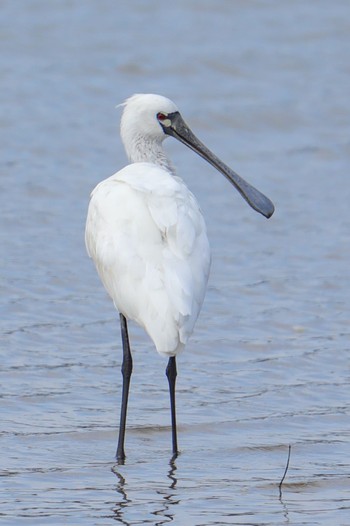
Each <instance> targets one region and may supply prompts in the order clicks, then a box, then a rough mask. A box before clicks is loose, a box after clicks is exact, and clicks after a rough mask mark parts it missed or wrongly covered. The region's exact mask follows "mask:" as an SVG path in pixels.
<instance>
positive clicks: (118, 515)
mask: <svg viewBox="0 0 350 526" xmlns="http://www.w3.org/2000/svg"><path fill="white" fill-rule="evenodd" d="M116 468H117V466H114V467H113V468H112V472H113V473H114V474H115V475H116V476H117V477H118V479H119V482H118V484H117V486H116V490H117V493H119V494H120V495H121V497H122V498H121V500H120V501H119V502H116V505H115V507H114V508H113V512H114V517H113V518H114V519H115V520H116V521H117V522H119V523H120V524H125V526H130V523H129V522H127V521H126V520H124V518H123V516H124V508H126V507H127V506H128V505H129V504H130V502H131V500H130V499H128V495H127V493H126V491H125V478H124V477H123V475H122V474H121V473H119V471H117V469H116Z"/></svg>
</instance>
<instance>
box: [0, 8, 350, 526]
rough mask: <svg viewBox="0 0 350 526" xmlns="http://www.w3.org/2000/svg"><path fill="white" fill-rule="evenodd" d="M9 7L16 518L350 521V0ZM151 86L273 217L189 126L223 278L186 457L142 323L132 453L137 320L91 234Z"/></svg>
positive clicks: (7, 223)
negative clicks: (113, 296)
mask: <svg viewBox="0 0 350 526" xmlns="http://www.w3.org/2000/svg"><path fill="white" fill-rule="evenodd" d="M0 16H1V22H2V23H1V30H0V39H1V50H2V52H1V78H2V81H1V88H0V90H1V98H2V102H3V103H2V110H1V116H0V129H1V137H2V148H1V152H2V153H1V155H0V163H1V179H0V190H1V191H0V199H1V215H2V223H1V224H2V228H1V239H2V259H1V266H2V273H1V276H2V280H1V322H0V323H1V329H2V344H1V349H2V367H1V373H0V375H1V385H2V397H1V466H0V469H1V475H2V477H1V497H0V499H1V505H0V518H1V523H2V524H4V525H5V524H6V525H20V524H28V525H30V524H32V525H41V524H43V525H51V524H52V525H60V524H74V525H78V524H84V525H85V524H91V525H98V526H100V525H106V526H107V525H110V524H114V523H117V524H118V523H119V524H125V525H136V524H152V525H160V524H167V523H169V522H173V523H174V524H176V525H181V526H211V525H214V524H217V525H225V524H235V525H236V524H237V525H238V524H240V525H241V524H244V525H259V526H263V525H269V526H272V525H279V526H280V525H281V524H293V525H308V526H309V525H310V526H311V525H312V526H313V525H335V524H336V525H337V526H347V525H348V524H349V523H350V499H349V489H350V482H349V480H350V479H349V474H350V464H349V458H350V447H349V434H350V433H349V376H350V373H349V371H350V368H349V365H350V359H349V358H350V352H349V347H350V346H349V334H350V331H349V321H350V320H349V282H350V272H349V259H350V243H349V240H350V239H349V238H350V235H349V232H350V220H349V202H350V179H349V173H348V172H349V158H350V142H349V136H350V135H349V132H350V129H349V128H350V126H349V122H350V112H349V104H348V99H349V80H350V79H349V71H350V70H349V64H348V57H349V53H350V37H349V35H350V6H349V3H348V2H346V1H345V0H344V1H342V0H335V1H334V2H332V5H331V6H330V5H329V2H326V1H325V0H320V1H319V2H317V3H316V2H309V3H307V4H305V2H301V1H299V0H297V1H295V2H293V3H289V2H278V1H277V0H271V1H264V2H258V1H251V2H243V1H239V0H237V1H236V0H235V1H229V0H219V1H214V0H204V1H202V2H200V3H198V2H196V1H194V0H187V1H186V2H185V1H179V2H175V3H173V4H172V5H170V4H169V5H168V4H165V3H164V2H160V0H151V1H148V2H142V1H141V0H140V1H137V0H135V1H131V2H114V1H112V0H102V1H100V2H97V1H94V0H91V1H89V2H78V1H77V0H65V1H56V0H54V1H52V2H45V1H43V0H28V1H26V2H11V1H10V0H4V1H3V2H2V4H1V11H0ZM134 92H156V93H161V94H164V95H167V96H169V97H171V98H172V99H174V100H175V101H176V103H177V104H178V106H179V107H180V109H181V111H182V114H183V115H184V117H185V119H186V120H187V121H188V122H189V123H190V124H191V126H192V128H193V129H194V131H195V132H196V134H197V135H198V136H199V137H200V138H201V139H202V140H203V141H204V142H206V143H207V144H208V146H209V147H210V148H211V149H213V150H214V151H215V152H216V153H217V154H218V155H220V156H221V157H222V158H223V160H224V161H225V162H227V163H228V164H229V165H231V166H232V167H233V168H234V169H235V170H237V171H238V172H239V173H240V174H242V175H243V176H244V177H246V178H247V179H248V180H249V181H250V182H251V183H253V184H254V185H256V186H257V187H258V188H259V189H261V190H262V191H263V192H264V193H266V194H267V195H268V196H269V197H270V198H271V199H272V200H273V201H274V202H275V205H276V213H275V215H274V216H273V218H271V219H270V220H269V221H267V220H266V219H264V218H263V217H261V216H259V215H258V214H255V213H254V212H253V211H252V210H251V209H250V208H249V207H248V206H247V205H246V203H245V202H244V201H243V200H242V199H241V198H240V196H239V195H238V194H237V193H236V192H235V191H234V190H233V189H232V188H231V187H229V186H228V184H227V182H226V181H225V180H224V178H222V177H221V176H220V175H219V174H217V173H215V172H214V171H213V169H212V168H211V167H210V166H208V165H206V164H205V163H204V162H203V161H202V160H200V159H199V158H196V156H194V155H193V153H192V152H190V151H187V150H186V149H184V148H183V147H182V146H181V145H179V144H174V142H173V143H171V141H170V140H169V141H168V143H169V144H167V146H168V150H169V152H170V154H171V156H172V158H173V159H174V161H175V163H176V166H177V169H178V173H179V174H180V175H181V176H182V177H183V178H184V180H185V181H186V183H187V184H188V185H189V187H190V188H191V190H192V191H193V192H194V193H195V194H196V195H197V197H198V200H199V202H200V204H201V207H202V210H203V213H204V214H205V217H206V220H207V225H208V232H209V236H210V240H211V245H212V250H213V266H212V273H211V277H210V282H209V288H208V293H207V297H206V301H205V304H204V307H203V310H202V314H201V316H200V319H199V320H198V323H197V326H196V330H195V333H194V335H193V337H192V339H191V342H190V344H189V345H188V348H187V349H186V352H185V353H184V354H183V355H182V356H181V358H179V361H178V370H179V376H178V383H177V386H178V395H177V397H178V399H177V403H178V420H179V443H180V449H181V455H180V456H179V457H178V459H177V460H176V461H175V463H171V462H170V446H171V441H170V438H171V437H170V426H169V423H170V418H169V409H168V393H167V382H166V378H165V375H164V370H165V366H166V363H165V362H164V361H163V360H162V359H161V358H160V357H159V356H158V355H157V354H156V352H155V351H154V349H153V347H152V344H151V342H150V341H149V339H148V338H147V336H145V335H144V333H143V332H142V331H141V330H140V329H138V328H137V327H132V328H131V337H132V344H133V350H134V375H133V379H132V385H131V398H130V407H129V420H128V430H127V437H126V450H127V461H126V464H125V465H124V466H117V465H115V462H114V453H115V448H116V440H117V431H118V429H117V423H118V418H119V405H120V388H121V375H120V370H119V369H120V362H121V348H120V335H119V328H118V317H117V314H116V313H115V311H114V309H113V306H112V304H111V302H110V301H109V299H108V298H107V296H106V294H105V293H104V291H103V288H102V286H101V284H100V282H99V280H98V278H97V276H96V273H95V270H94V268H93V266H92V264H91V262H90V261H89V260H88V258H87V256H86V254H85V248H84V241H83V232H84V222H85V216H86V208H87V203H88V196H89V193H90V191H91V189H92V188H93V187H94V186H95V184H97V182H98V181H100V180H101V179H103V178H105V177H107V176H109V175H111V174H112V173H113V172H115V171H116V170H117V169H119V168H120V167H122V166H123V165H124V164H125V163H126V159H125V155H124V152H123V149H122V146H121V144H120V141H119V135H118V134H119V131H118V121H119V113H120V112H119V110H115V109H114V108H115V106H116V104H118V103H120V102H121V101H123V100H124V99H125V97H127V96H129V95H130V94H132V93H134ZM289 444H291V446H292V453H291V461H290V466H289V471H288V473H287V477H286V479H285V482H284V484H283V488H282V489H283V492H282V496H281V498H280V496H279V491H278V484H279V481H280V479H281V477H282V475H283V471H284V468H285V465H286V460H287V453H288V445H289Z"/></svg>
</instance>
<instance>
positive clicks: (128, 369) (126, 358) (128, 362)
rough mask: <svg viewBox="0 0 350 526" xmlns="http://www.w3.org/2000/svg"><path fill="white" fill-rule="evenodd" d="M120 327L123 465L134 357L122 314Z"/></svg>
mask: <svg viewBox="0 0 350 526" xmlns="http://www.w3.org/2000/svg"><path fill="white" fill-rule="evenodd" d="M120 327H121V333H122V342H123V364H122V375H123V394H122V408H121V413H120V426H119V440H118V448H117V454H116V458H117V460H118V462H121V463H123V462H124V460H125V452H124V438H125V424H126V412H127V409H128V397H129V386H130V378H131V373H132V356H131V351H130V344H129V335H128V325H127V322H126V318H125V316H123V314H120Z"/></svg>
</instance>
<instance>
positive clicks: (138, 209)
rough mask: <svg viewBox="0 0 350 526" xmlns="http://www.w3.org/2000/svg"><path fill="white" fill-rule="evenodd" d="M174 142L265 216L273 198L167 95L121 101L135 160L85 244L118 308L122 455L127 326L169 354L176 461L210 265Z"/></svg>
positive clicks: (95, 211)
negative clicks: (227, 160)
mask: <svg viewBox="0 0 350 526" xmlns="http://www.w3.org/2000/svg"><path fill="white" fill-rule="evenodd" d="M168 136H172V137H175V138H176V139H178V140H179V141H181V142H182V143H184V144H185V145H186V146H188V147H189V148H191V149H192V150H194V151H195V152H196V153H198V154H199V155H200V156H202V157H203V158H204V159H206V160H207V161H208V162H209V163H210V164H212V165H213V166H214V167H215V168H216V169H217V170H219V171H220V172H221V173H222V174H223V175H224V176H225V177H226V178H227V179H228V180H229V181H230V183H232V184H233V185H234V186H235V187H236V189H237V190H238V191H239V192H240V194H241V195H242V196H243V197H244V199H245V200H246V201H247V202H248V203H249V205H250V206H251V207H252V208H253V209H254V210H256V211H257V212H260V213H261V214H263V215H264V216H265V217H270V216H271V215H272V214H273V211H274V206H273V204H272V202H271V201H270V200H269V199H268V198H267V197H265V196H264V195H263V194H261V193H260V192H259V191H258V190H256V189H255V188H254V187H252V186H251V185H250V184H248V183H247V182H246V181H245V180H244V179H242V178H241V177H240V176H239V175H237V174H236V173H235V172H234V171H233V170H231V169H230V168H229V167H228V166H226V165H225V164H224V163H223V162H222V161H220V159H218V158H217V157H216V156H215V155H214V154H213V153H212V152H210V151H209V150H208V149H207V148H206V147H205V146H204V144H202V143H201V142H200V141H199V140H198V139H197V137H196V136H195V135H194V134H193V133H192V132H191V130H190V129H189V127H188V126H187V125H186V123H185V122H184V120H183V119H182V117H181V115H180V113H179V111H178V109H177V107H176V105H175V104H174V103H173V102H172V101H171V100H169V99H167V98H165V97H162V96H160V95H152V94H138V95H133V96H132V97H130V98H129V99H127V100H126V102H125V103H124V110H123V114H122V118H121V138H122V142H123V144H124V147H125V150H126V153H127V156H128V158H129V159H130V162H131V164H129V165H128V166H126V167H125V168H123V169H122V170H120V171H119V172H117V173H116V174H114V175H112V176H111V177H109V178H108V179H105V180H104V181H102V182H101V183H99V184H98V185H97V186H96V188H95V189H94V190H93V192H92V194H91V200H90V204H89V210H88V216H87V221H86V232H85V240H86V247H87V251H88V254H89V256H90V257H91V258H92V259H93V261H94V263H95V265H96V268H97V272H98V274H99V276H100V278H101V281H102V283H103V285H104V286H105V288H106V290H107V292H108V294H109V295H110V296H111V298H112V300H113V302H114V305H115V307H116V309H117V310H118V311H119V315H120V323H121V336H122V344H123V362H122V375H123V391H122V404H121V416H120V427H119V440H118V447H117V453H116V457H117V460H118V461H119V462H121V463H122V462H124V459H125V452H124V438H125V425H126V413H127V404H128V395H129V385H130V378H131V373H132V356H131V351H130V344H129V336H128V327H127V320H134V321H135V322H136V323H138V324H139V325H140V326H141V327H143V328H144V329H145V330H146V331H147V333H148V334H149V336H150V337H151V339H152V340H153V342H154V345H155V347H156V349H157V351H158V353H159V354H161V355H163V356H166V357H168V365H167V368H166V375H167V378H168V382H169V392H170V406H171V423H172V446H173V456H174V457H176V456H177V454H178V445H177V433H176V412H175V380H176V375H177V371H176V356H177V354H178V353H179V352H180V351H182V350H183V348H184V346H185V344H186V343H187V341H188V338H189V337H190V335H191V334H192V331H193V327H194V324H195V322H196V320H197V317H198V314H199V311H200V309H201V306H202V303H203V299H204V295H205V291H206V286H207V280H208V275H209V267H210V248H209V242H208V238H207V233H206V226H205V222H204V219H203V216H202V214H201V211H200V208H199V205H198V203H197V201H196V199H195V197H194V196H193V194H192V193H191V192H190V191H189V190H188V188H187V187H186V185H185V184H184V183H183V181H182V180H181V179H180V178H179V177H177V176H176V175H175V170H174V168H173V166H172V164H171V162H170V161H169V159H168V158H167V156H166V153H165V151H164V150H163V146H162V144H163V140H164V139H165V138H166V137H168Z"/></svg>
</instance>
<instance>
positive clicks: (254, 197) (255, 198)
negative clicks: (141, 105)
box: [160, 112, 275, 217]
mask: <svg viewBox="0 0 350 526" xmlns="http://www.w3.org/2000/svg"><path fill="white" fill-rule="evenodd" d="M160 124H161V126H162V128H163V130H164V133H166V134H167V135H171V136H172V137H175V138H176V139H178V140H179V141H181V142H182V143H183V144H185V145H186V146H188V147H189V148H191V150H193V151H195V152H196V153H198V155H200V156H201V157H203V159H205V160H206V161H208V163H210V164H211V165H213V166H214V168H216V169H217V170H219V172H221V173H222V174H223V175H224V176H225V177H226V178H227V179H228V180H229V181H230V183H232V184H233V186H235V187H236V188H237V190H238V191H239V193H240V194H241V196H242V197H243V198H244V199H245V200H246V201H247V203H248V204H249V205H250V206H251V207H252V208H254V210H256V211H257V212H259V213H260V214H262V215H263V216H265V217H271V216H272V214H273V213H274V210H275V207H274V205H273V203H272V202H271V201H270V199H268V197H266V196H265V195H264V194H262V193H261V192H259V190H257V189H256V188H254V186H252V185H250V184H249V183H247V181H245V180H244V179H242V177H240V176H239V175H238V174H237V173H236V172H234V171H233V170H231V168H229V167H228V166H227V165H226V164H225V163H223V162H222V161H221V160H220V159H219V158H218V157H216V155H214V154H213V153H212V152H211V151H210V150H209V149H208V148H207V147H206V146H205V145H204V144H203V143H202V142H201V141H200V140H199V139H197V137H196V136H195V135H194V133H192V131H191V130H190V128H189V127H188V126H187V124H186V123H185V121H184V120H183V118H182V117H181V115H180V113H179V112H174V113H170V114H168V115H167V119H165V120H164V121H163V122H161V121H160Z"/></svg>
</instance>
